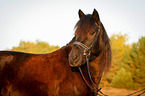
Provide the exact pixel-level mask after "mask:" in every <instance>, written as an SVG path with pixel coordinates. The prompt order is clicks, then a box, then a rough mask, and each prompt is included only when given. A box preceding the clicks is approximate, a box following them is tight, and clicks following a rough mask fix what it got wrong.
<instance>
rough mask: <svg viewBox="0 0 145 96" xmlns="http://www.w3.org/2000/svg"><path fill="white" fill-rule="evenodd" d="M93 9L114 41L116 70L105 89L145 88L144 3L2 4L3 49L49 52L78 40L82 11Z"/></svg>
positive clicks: (62, 0)
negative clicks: (75, 38) (77, 34)
mask: <svg viewBox="0 0 145 96" xmlns="http://www.w3.org/2000/svg"><path fill="white" fill-rule="evenodd" d="M94 8H95V9H96V10H97V11H98V12H99V15H100V19H101V21H102V23H103V25H104V27H105V29H106V31H107V34H108V35H109V37H110V39H111V46H112V53H113V59H112V67H111V71H110V72H108V74H106V75H104V76H103V78H102V81H101V85H100V86H101V87H109V88H110V87H114V88H125V89H131V90H140V89H142V88H144V87H145V66H144V64H145V63H144V62H145V51H144V49H145V0H71V1H69V0H0V50H15V51H23V52H31V53H47V52H52V51H54V50H56V49H59V48H60V47H62V46H65V45H66V44H67V43H68V42H69V41H70V40H71V39H72V38H73V36H74V31H75V30H74V26H75V24H76V23H77V21H78V20H79V17H78V10H79V9H81V10H82V11H83V12H84V13H85V14H92V12H93V10H94Z"/></svg>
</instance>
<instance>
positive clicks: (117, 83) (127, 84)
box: [112, 68, 133, 89]
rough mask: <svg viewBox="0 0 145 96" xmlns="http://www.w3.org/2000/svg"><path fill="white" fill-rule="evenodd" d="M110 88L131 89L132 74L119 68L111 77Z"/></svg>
mask: <svg viewBox="0 0 145 96" xmlns="http://www.w3.org/2000/svg"><path fill="white" fill-rule="evenodd" d="M112 87H116V88H127V89H133V80H132V74H131V73H130V72H127V71H126V70H125V69H124V68H121V69H120V70H119V71H117V74H116V75H115V76H114V77H113V80H112Z"/></svg>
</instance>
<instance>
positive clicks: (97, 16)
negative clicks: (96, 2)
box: [92, 9, 100, 22]
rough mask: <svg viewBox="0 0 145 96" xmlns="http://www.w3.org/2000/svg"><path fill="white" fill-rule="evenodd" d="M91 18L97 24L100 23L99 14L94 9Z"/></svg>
mask: <svg viewBox="0 0 145 96" xmlns="http://www.w3.org/2000/svg"><path fill="white" fill-rule="evenodd" d="M92 16H93V18H94V19H95V20H96V21H97V22H98V21H100V17H99V13H98V12H97V10H96V9H94V11H93V14H92Z"/></svg>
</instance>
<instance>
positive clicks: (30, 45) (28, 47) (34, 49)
mask: <svg viewBox="0 0 145 96" xmlns="http://www.w3.org/2000/svg"><path fill="white" fill-rule="evenodd" d="M59 48H60V47H59V46H50V45H49V44H48V43H47V42H43V41H39V40H36V42H30V41H27V42H26V41H20V44H19V46H17V47H13V48H12V49H11V50H12V51H21V52H28V53H39V54H40V53H50V52H53V51H55V50H57V49H59Z"/></svg>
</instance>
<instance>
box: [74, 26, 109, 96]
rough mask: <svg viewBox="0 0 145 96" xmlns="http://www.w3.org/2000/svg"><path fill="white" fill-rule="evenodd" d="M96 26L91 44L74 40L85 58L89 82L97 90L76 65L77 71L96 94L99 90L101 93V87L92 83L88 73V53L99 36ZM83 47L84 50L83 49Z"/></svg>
mask: <svg viewBox="0 0 145 96" xmlns="http://www.w3.org/2000/svg"><path fill="white" fill-rule="evenodd" d="M97 28H98V33H97V34H96V36H95V38H94V40H93V42H92V43H91V45H90V46H89V47H88V46H86V45H85V44H83V43H81V42H79V41H75V42H74V45H75V46H77V47H78V48H79V49H80V50H81V53H82V55H83V56H84V57H85V60H86V62H87V70H88V76H89V79H90V81H91V83H92V84H93V86H94V87H95V88H96V89H97V91H95V89H94V87H91V85H90V84H89V83H88V82H87V80H86V79H85V77H84V75H83V72H82V70H81V67H78V69H79V71H80V74H81V76H82V78H83V80H84V81H85V83H86V85H87V86H88V87H89V88H90V89H91V90H92V91H93V93H96V94H98V92H100V93H101V94H103V93H102V92H101V91H100V90H101V88H100V89H99V88H98V87H97V85H96V84H95V83H94V81H93V80H92V77H91V74H90V70H89V69H90V68H89V65H90V64H89V57H90V54H91V49H92V47H93V46H94V44H95V43H96V41H97V40H98V37H99V34H100V26H98V27H97ZM83 49H84V50H83ZM103 95H104V96H107V95H105V94H103Z"/></svg>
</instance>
